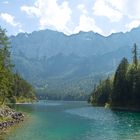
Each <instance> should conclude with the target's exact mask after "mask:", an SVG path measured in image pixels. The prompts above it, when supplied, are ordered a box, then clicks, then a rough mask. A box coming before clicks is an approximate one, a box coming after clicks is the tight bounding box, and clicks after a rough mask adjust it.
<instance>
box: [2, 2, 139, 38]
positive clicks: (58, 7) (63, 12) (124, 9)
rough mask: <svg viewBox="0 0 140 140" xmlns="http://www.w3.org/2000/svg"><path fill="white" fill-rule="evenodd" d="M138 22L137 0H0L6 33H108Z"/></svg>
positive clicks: (137, 24) (126, 28)
mask: <svg viewBox="0 0 140 140" xmlns="http://www.w3.org/2000/svg"><path fill="white" fill-rule="evenodd" d="M139 25H140V0H133V1H132V0H0V26H2V27H3V28H6V29H7V32H8V34H9V35H13V34H14V35H15V34H17V33H19V32H32V31H35V30H40V29H52V30H57V31H60V32H64V33H65V34H68V35H69V34H73V33H78V32H79V31H93V32H97V33H100V34H102V35H104V36H108V35H110V34H111V33H115V32H126V31H130V30H131V29H132V28H135V27H138V26H139Z"/></svg>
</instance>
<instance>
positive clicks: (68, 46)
mask: <svg viewBox="0 0 140 140" xmlns="http://www.w3.org/2000/svg"><path fill="white" fill-rule="evenodd" d="M139 35H140V27H138V28H135V29H133V30H131V31H130V32H126V33H115V34H112V35H110V36H108V37H104V36H102V35H100V34H98V33H94V32H80V33H78V34H73V35H70V36H67V35H65V34H64V33H61V32H56V31H51V30H42V31H35V32H33V33H31V34H23V33H21V34H19V35H17V36H12V37H11V38H10V41H11V45H12V48H11V53H12V56H13V60H14V63H15V64H16V67H15V69H16V70H17V71H18V72H19V73H21V74H22V75H23V77H24V78H25V79H27V80H28V81H30V82H31V83H32V84H33V85H34V86H35V87H37V88H40V87H41V88H42V87H44V86H45V85H48V87H47V89H45V91H46V92H47V91H49V93H50V94H51V91H52V88H53V86H54V89H56V92H58V88H59V87H60V85H62V84H61V83H60V82H59V81H61V82H62V83H63V85H66V87H67V89H69V91H63V94H67V93H69V94H70V91H71V90H73V89H76V90H75V91H74V92H75V94H80V93H81V92H82V93H83V94H89V92H91V90H92V88H93V87H94V84H95V83H96V82H98V81H99V80H100V78H101V77H100V76H99V77H100V78H97V79H98V80H95V81H94V80H93V82H92V78H93V77H94V76H97V75H100V74H103V75H108V74H111V73H112V72H113V71H114V70H115V68H116V66H117V64H118V63H119V62H120V60H121V59H122V57H127V58H130V57H131V48H132V46H133V44H134V43H137V44H138V46H140V40H139ZM86 77H88V80H86V81H88V83H89V81H91V83H90V84H89V85H90V87H89V88H88V90H85V89H87V88H86V86H87V85H84V86H83V83H84V78H85V79H87V78H86ZM89 77H90V78H89ZM82 78H83V80H81V81H83V83H82V84H81V82H80V81H79V80H78V79H82ZM75 79H76V80H75ZM69 80H70V81H72V82H71V83H69V82H68V81H69ZM75 81H79V83H80V85H78V83H77V84H75V85H78V86H77V87H76V86H75V87H74V85H73V84H72V83H75ZM38 83H40V86H38ZM41 83H42V85H41ZM71 85H72V87H71ZM92 85H93V86H92ZM50 87H51V88H50ZM63 88H65V86H64V87H63ZM63 88H61V90H63ZM81 89H82V91H81ZM74 92H73V94H74ZM49 93H48V94H49ZM53 93H54V91H53Z"/></svg>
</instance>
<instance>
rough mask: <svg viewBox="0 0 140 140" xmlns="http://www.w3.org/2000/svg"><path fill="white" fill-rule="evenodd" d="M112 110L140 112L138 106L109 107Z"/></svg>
mask: <svg viewBox="0 0 140 140" xmlns="http://www.w3.org/2000/svg"><path fill="white" fill-rule="evenodd" d="M110 109H111V110H113V111H125V112H137V113H140V109H138V108H129V107H110Z"/></svg>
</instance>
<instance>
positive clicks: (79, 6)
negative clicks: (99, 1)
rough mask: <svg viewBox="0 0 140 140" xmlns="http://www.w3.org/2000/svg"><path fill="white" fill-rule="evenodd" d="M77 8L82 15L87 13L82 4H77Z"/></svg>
mask: <svg viewBox="0 0 140 140" xmlns="http://www.w3.org/2000/svg"><path fill="white" fill-rule="evenodd" d="M77 8H78V9H79V10H80V11H81V12H82V13H83V14H87V13H88V12H87V10H86V8H85V5H84V4H79V5H78V6H77Z"/></svg>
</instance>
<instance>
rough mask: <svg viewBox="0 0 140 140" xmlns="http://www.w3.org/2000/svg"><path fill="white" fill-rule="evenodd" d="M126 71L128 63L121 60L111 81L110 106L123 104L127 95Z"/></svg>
mask: <svg viewBox="0 0 140 140" xmlns="http://www.w3.org/2000/svg"><path fill="white" fill-rule="evenodd" d="M127 69H128V61H127V59H126V58H123V59H122V61H121V63H120V64H119V66H118V68H117V70H116V72H115V76H114V81H113V93H112V95H111V100H112V101H111V104H112V106H119V105H120V106H121V105H124V104H125V101H126V94H127V80H126V73H127Z"/></svg>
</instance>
